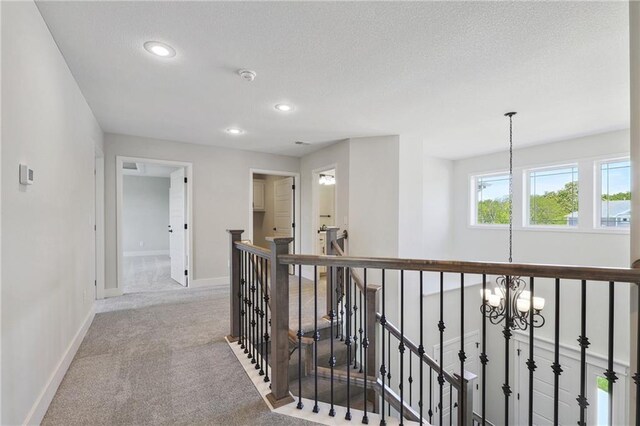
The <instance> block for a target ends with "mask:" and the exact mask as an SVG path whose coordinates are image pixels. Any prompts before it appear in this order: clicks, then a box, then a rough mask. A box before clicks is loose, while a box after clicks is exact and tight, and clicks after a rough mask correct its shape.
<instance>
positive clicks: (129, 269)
mask: <svg viewBox="0 0 640 426" xmlns="http://www.w3.org/2000/svg"><path fill="white" fill-rule="evenodd" d="M122 261H123V270H122V279H123V286H122V291H123V292H124V293H140V292H145V291H164V290H178V289H182V288H184V287H183V286H182V285H180V284H179V283H178V282H177V281H174V280H173V279H171V259H170V258H169V256H132V257H124V258H123V259H122Z"/></svg>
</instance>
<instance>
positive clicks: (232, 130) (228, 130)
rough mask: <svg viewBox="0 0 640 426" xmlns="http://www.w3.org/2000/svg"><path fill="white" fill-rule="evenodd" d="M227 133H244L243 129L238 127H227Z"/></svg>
mask: <svg viewBox="0 0 640 426" xmlns="http://www.w3.org/2000/svg"><path fill="white" fill-rule="evenodd" d="M227 133H229V134H230V135H241V134H243V133H244V130H242V129H238V128H237V127H229V128H228V129H227Z"/></svg>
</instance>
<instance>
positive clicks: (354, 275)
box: [331, 241, 381, 291]
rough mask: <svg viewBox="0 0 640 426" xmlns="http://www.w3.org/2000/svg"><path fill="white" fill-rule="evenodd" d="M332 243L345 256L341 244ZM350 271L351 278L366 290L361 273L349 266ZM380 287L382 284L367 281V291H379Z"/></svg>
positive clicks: (337, 251)
mask: <svg viewBox="0 0 640 426" xmlns="http://www.w3.org/2000/svg"><path fill="white" fill-rule="evenodd" d="M331 245H332V246H333V249H334V250H335V251H336V253H338V256H344V251H343V250H342V248H341V247H340V244H338V243H337V242H335V241H333V242H332V243H331ZM349 271H350V272H351V278H353V281H355V283H356V285H357V286H358V288H359V289H360V291H364V282H363V281H362V278H360V274H358V272H357V271H356V270H355V269H353V268H349ZM380 288H381V286H380V285H379V284H370V283H367V291H378V290H379V289H380Z"/></svg>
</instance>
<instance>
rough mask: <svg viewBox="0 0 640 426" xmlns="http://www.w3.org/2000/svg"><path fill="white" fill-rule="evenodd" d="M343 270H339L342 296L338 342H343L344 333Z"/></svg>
mask: <svg viewBox="0 0 640 426" xmlns="http://www.w3.org/2000/svg"><path fill="white" fill-rule="evenodd" d="M345 272H346V269H345V268H340V274H341V275H342V294H341V297H340V324H339V326H338V327H339V329H340V341H341V342H343V341H344V331H345V323H344V303H345V300H344V298H345V286H346V285H347V279H346V277H345Z"/></svg>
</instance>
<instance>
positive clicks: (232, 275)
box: [227, 229, 244, 342]
mask: <svg viewBox="0 0 640 426" xmlns="http://www.w3.org/2000/svg"><path fill="white" fill-rule="evenodd" d="M227 232H228V233H229V246H230V252H229V279H230V280H231V283H230V287H231V288H230V290H231V291H230V297H229V302H230V304H231V305H230V309H229V313H230V315H231V318H229V326H230V329H229V336H228V339H229V341H230V342H234V341H236V340H238V338H239V337H240V309H241V303H242V301H241V300H240V250H239V249H238V248H237V247H236V243H237V242H238V241H240V240H241V238H242V233H243V232H244V231H243V230H240V229H233V230H231V229H228V230H227Z"/></svg>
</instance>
